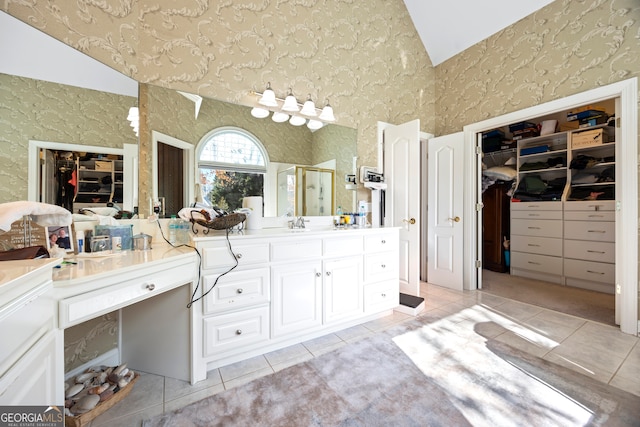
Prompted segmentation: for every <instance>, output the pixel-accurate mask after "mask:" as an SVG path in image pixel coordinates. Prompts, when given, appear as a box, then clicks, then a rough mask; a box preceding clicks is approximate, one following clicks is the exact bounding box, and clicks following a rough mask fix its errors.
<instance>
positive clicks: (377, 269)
mask: <svg viewBox="0 0 640 427" xmlns="http://www.w3.org/2000/svg"><path fill="white" fill-rule="evenodd" d="M394 256H395V259H394ZM397 257H398V255H397V252H381V253H379V254H367V255H365V256H364V280H365V282H376V281H379V280H387V279H392V278H394V277H396V278H397V277H398V264H399V259H397Z"/></svg>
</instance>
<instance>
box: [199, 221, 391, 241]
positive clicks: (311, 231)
mask: <svg viewBox="0 0 640 427" xmlns="http://www.w3.org/2000/svg"><path fill="white" fill-rule="evenodd" d="M396 228H398V227H377V228H372V227H363V228H357V227H354V228H334V227H332V226H320V227H316V228H314V227H313V226H312V225H309V227H308V228H293V229H291V228H263V229H259V230H247V229H245V230H242V231H233V232H231V233H229V239H255V238H264V237H278V238H281V237H284V238H286V237H296V236H312V235H315V236H317V235H331V236H334V235H342V234H344V235H347V234H366V233H371V232H372V231H374V232H379V231H381V230H384V229H396ZM200 230H202V229H200ZM226 235H227V233H226V231H224V230H210V231H209V233H208V234H204V233H203V232H202V231H199V232H198V234H196V235H195V236H192V237H193V240H194V242H197V241H199V240H207V239H212V238H213V239H222V238H226Z"/></svg>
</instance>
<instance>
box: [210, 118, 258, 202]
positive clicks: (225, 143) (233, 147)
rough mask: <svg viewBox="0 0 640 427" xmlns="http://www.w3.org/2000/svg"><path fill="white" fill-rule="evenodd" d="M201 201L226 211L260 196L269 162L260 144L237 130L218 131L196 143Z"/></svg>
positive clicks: (229, 128)
mask: <svg viewBox="0 0 640 427" xmlns="http://www.w3.org/2000/svg"><path fill="white" fill-rule="evenodd" d="M197 156H198V171H199V176H200V192H201V196H202V200H203V201H204V202H205V203H207V204H210V205H212V206H218V207H220V208H222V209H225V210H227V211H230V212H231V211H233V210H235V209H238V208H240V207H242V199H243V198H244V197H246V196H262V195H263V193H264V175H265V173H266V171H267V163H268V161H269V158H268V155H267V151H266V150H265V148H264V146H263V145H262V143H261V142H260V141H259V140H258V138H256V137H255V136H254V135H252V134H251V133H249V132H247V131H246V130H244V129H240V128H236V127H222V128H217V129H214V130H212V131H211V132H209V133H208V134H206V135H205V136H204V137H203V138H202V139H201V140H200V142H199V143H198V147H197Z"/></svg>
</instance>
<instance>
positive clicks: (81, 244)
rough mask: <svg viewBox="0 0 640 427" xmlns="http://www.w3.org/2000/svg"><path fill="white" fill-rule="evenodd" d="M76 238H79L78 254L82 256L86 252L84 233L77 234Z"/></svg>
mask: <svg viewBox="0 0 640 427" xmlns="http://www.w3.org/2000/svg"><path fill="white" fill-rule="evenodd" d="M76 237H77V238H78V253H79V254H81V253H82V252H84V231H82V230H80V231H78V232H76Z"/></svg>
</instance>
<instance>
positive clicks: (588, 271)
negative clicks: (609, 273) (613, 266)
mask: <svg viewBox="0 0 640 427" xmlns="http://www.w3.org/2000/svg"><path fill="white" fill-rule="evenodd" d="M587 273H591V274H600V275H603V274H604V273H602V272H600V271H592V270H587Z"/></svg>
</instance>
